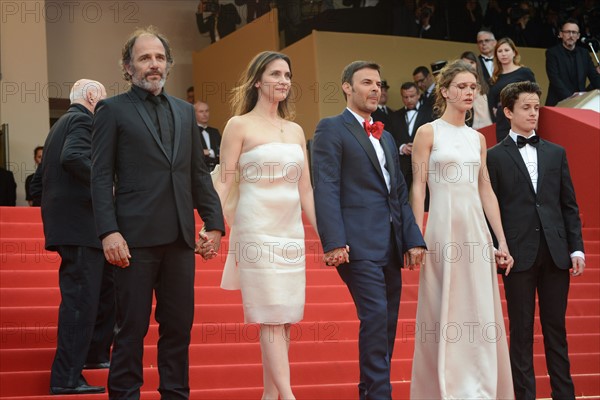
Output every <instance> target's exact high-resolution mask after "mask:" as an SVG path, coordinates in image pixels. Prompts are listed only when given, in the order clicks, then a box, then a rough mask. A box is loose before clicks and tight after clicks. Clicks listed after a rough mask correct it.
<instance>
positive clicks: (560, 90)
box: [546, 19, 600, 106]
mask: <svg viewBox="0 0 600 400" xmlns="http://www.w3.org/2000/svg"><path fill="white" fill-rule="evenodd" d="M579 36H580V32H579V26H578V25H577V20H575V19H568V20H567V21H566V22H565V23H564V24H563V25H562V27H561V29H560V33H559V34H558V37H559V38H560V39H561V40H562V42H561V43H559V44H557V45H556V46H553V47H550V48H549V49H548V50H546V74H548V81H549V82H550V85H549V88H548V97H547V98H546V105H547V106H554V105H556V104H557V103H558V102H559V101H561V100H564V99H566V98H568V97H570V96H571V95H572V94H573V93H576V92H583V91H585V90H586V87H585V80H586V78H587V79H589V80H590V86H591V87H592V88H594V89H600V73H599V71H598V68H595V67H594V64H593V63H592V59H591V57H590V55H589V53H588V52H587V51H586V50H585V49H584V48H582V47H578V46H577V40H578V39H579Z"/></svg>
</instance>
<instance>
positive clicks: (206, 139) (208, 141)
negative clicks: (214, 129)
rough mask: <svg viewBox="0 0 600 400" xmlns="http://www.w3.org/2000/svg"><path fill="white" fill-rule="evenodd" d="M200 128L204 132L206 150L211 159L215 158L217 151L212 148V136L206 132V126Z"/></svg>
mask: <svg viewBox="0 0 600 400" xmlns="http://www.w3.org/2000/svg"><path fill="white" fill-rule="evenodd" d="M198 127H199V128H200V129H201V131H202V137H203V138H204V143H206V149H207V150H208V156H209V157H210V158H215V151H214V150H213V149H212V148H211V146H210V134H209V133H208V132H207V131H206V126H202V125H198Z"/></svg>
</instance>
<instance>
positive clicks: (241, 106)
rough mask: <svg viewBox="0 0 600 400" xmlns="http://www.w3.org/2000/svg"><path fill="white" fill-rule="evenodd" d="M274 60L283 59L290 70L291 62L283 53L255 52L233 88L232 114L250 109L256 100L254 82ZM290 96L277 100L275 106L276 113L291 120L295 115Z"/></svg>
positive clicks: (242, 112)
mask: <svg viewBox="0 0 600 400" xmlns="http://www.w3.org/2000/svg"><path fill="white" fill-rule="evenodd" d="M275 60H283V61H285V62H286V63H287V64H288V66H289V67H290V73H291V71H292V63H291V61H290V58H289V57H288V56H286V55H285V54H283V53H278V52H276V51H263V52H262V53H259V54H257V55H256V56H255V57H254V58H253V59H252V61H250V63H249V64H248V66H247V67H246V69H245V70H244V72H242V75H241V76H240V79H239V81H238V84H237V86H236V87H234V88H233V90H232V92H231V94H232V96H231V99H230V103H231V109H232V111H233V115H243V114H246V113H249V112H250V111H252V109H253V108H254V107H255V106H256V103H257V102H258V90H259V89H258V88H257V87H256V82H258V81H259V80H260V78H261V77H262V74H263V73H264V72H265V69H266V68H267V65H269V64H270V63H271V62H273V61H275ZM289 98H290V96H289V94H288V96H287V97H286V98H285V100H283V101H280V102H279V106H278V108H277V114H278V115H279V116H280V117H281V118H284V119H288V120H291V119H293V118H294V116H295V112H294V109H293V106H292V104H291V102H290V100H289Z"/></svg>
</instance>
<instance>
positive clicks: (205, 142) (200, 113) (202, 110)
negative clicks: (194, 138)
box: [194, 101, 221, 171]
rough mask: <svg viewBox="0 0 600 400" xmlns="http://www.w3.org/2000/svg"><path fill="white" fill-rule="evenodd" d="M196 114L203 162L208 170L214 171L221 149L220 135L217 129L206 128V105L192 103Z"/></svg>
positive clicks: (208, 110)
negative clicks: (202, 150) (200, 136)
mask: <svg viewBox="0 0 600 400" xmlns="http://www.w3.org/2000/svg"><path fill="white" fill-rule="evenodd" d="M194 111H195V112H196V122H197V123H198V128H200V133H201V135H202V148H203V149H204V162H205V163H206V166H207V167H208V169H209V170H211V171H212V170H213V169H215V166H216V165H217V164H218V163H219V154H220V149H221V134H220V133H219V130H218V129H217V128H213V127H211V126H208V120H209V119H210V108H209V106H208V103H205V102H203V101H197V102H196V103H194Z"/></svg>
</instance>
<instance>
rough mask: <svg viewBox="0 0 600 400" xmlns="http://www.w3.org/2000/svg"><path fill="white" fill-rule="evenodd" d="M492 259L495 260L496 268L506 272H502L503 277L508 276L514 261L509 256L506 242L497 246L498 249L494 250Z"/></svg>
mask: <svg viewBox="0 0 600 400" xmlns="http://www.w3.org/2000/svg"><path fill="white" fill-rule="evenodd" d="M494 257H495V258H496V264H497V265H498V267H499V268H502V269H505V270H506V271H505V272H504V275H505V276H508V274H510V270H511V269H512V267H513V265H514V263H515V260H514V259H513V258H512V256H511V255H510V252H509V251H508V246H507V245H506V242H501V243H499V244H498V249H494Z"/></svg>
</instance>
